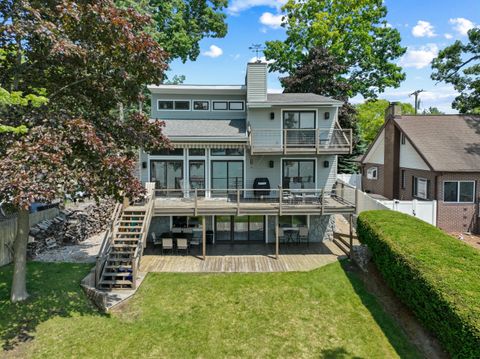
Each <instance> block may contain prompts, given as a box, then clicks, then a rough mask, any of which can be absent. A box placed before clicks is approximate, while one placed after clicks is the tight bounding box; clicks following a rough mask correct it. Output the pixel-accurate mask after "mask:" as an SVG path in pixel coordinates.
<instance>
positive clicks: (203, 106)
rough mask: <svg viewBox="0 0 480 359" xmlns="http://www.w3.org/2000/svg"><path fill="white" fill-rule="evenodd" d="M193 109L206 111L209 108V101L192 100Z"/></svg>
mask: <svg viewBox="0 0 480 359" xmlns="http://www.w3.org/2000/svg"><path fill="white" fill-rule="evenodd" d="M193 109H194V110H195V111H208V110H209V109H210V102H208V101H193Z"/></svg>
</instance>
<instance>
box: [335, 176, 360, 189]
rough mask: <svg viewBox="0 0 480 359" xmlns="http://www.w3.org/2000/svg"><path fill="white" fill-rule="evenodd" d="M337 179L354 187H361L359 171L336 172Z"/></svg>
mask: <svg viewBox="0 0 480 359" xmlns="http://www.w3.org/2000/svg"><path fill="white" fill-rule="evenodd" d="M337 180H339V181H341V182H344V183H346V184H349V185H350V186H352V187H355V188H362V175H361V174H360V173H352V174H350V173H338V174H337Z"/></svg>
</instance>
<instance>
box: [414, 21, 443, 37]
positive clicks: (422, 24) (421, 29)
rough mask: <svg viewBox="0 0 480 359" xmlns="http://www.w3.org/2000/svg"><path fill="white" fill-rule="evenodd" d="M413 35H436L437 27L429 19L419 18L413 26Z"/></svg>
mask: <svg viewBox="0 0 480 359" xmlns="http://www.w3.org/2000/svg"><path fill="white" fill-rule="evenodd" d="M412 35H413V36H415V37H434V36H437V35H436V34H435V29H434V27H433V25H432V24H430V23H429V22H428V21H423V20H418V22H417V25H415V26H414V27H413V28H412Z"/></svg>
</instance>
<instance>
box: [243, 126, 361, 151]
mask: <svg viewBox="0 0 480 359" xmlns="http://www.w3.org/2000/svg"><path fill="white" fill-rule="evenodd" d="M248 144H249V147H250V152H251V153H252V154H287V153H289V154H301V153H305V154H351V153H352V130H351V129H345V130H344V129H340V128H334V129H321V128H316V129H283V130H281V129H278V130H275V129H256V128H251V127H249V128H248Z"/></svg>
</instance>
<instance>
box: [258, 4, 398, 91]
mask: <svg viewBox="0 0 480 359" xmlns="http://www.w3.org/2000/svg"><path fill="white" fill-rule="evenodd" d="M283 10H284V11H285V13H286V14H285V17H284V22H283V26H284V27H285V29H286V35H287V37H286V39H285V40H284V41H279V40H276V41H268V42H267V43H266V49H265V56H266V58H267V59H269V60H275V62H274V63H272V64H271V66H270V70H271V71H279V72H281V73H288V74H292V73H293V72H294V71H295V70H296V69H297V68H298V67H299V66H301V65H303V64H304V62H305V59H306V58H307V57H308V56H309V53H310V51H311V49H313V48H315V47H323V48H325V49H327V50H328V52H329V54H330V55H331V56H333V57H335V58H336V61H338V63H339V65H341V66H342V70H341V72H340V73H339V75H341V76H342V77H344V78H345V79H346V80H347V81H348V83H349V85H350V87H349V90H348V91H347V92H346V93H345V95H346V96H347V97H349V98H351V97H353V96H355V95H357V94H361V95H363V96H364V97H365V98H374V97H376V95H377V93H379V92H382V91H384V90H385V88H387V87H398V86H399V85H400V82H401V81H403V80H404V79H405V74H404V73H403V72H402V69H401V67H399V66H398V65H397V64H396V63H395V60H397V59H398V58H399V57H400V56H402V55H403V54H404V53H405V51H406V49H405V48H404V47H402V46H401V44H400V33H399V32H398V31H397V30H396V29H394V28H392V27H390V26H388V24H387V21H386V19H385V16H386V14H387V8H386V6H385V5H384V3H383V1H382V0H305V1H296V0H289V1H288V2H287V3H286V5H285V6H284V7H283Z"/></svg>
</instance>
